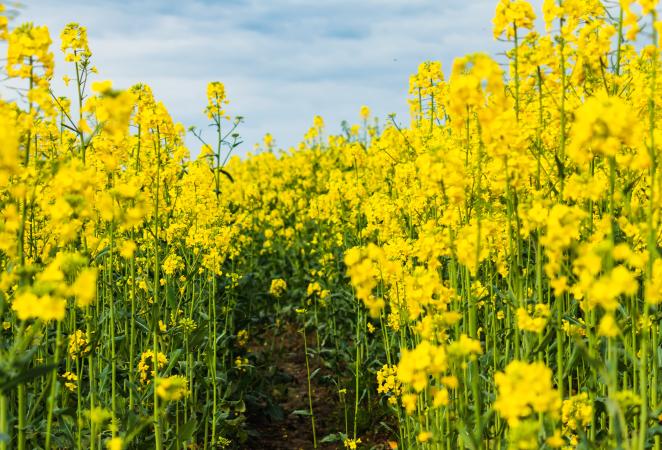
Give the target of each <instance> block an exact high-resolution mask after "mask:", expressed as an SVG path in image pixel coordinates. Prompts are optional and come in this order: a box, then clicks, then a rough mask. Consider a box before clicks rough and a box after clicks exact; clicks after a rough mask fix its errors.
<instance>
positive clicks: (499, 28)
mask: <svg viewBox="0 0 662 450" xmlns="http://www.w3.org/2000/svg"><path fill="white" fill-rule="evenodd" d="M535 19H536V15H535V13H534V12H533V7H532V6H531V4H530V3H529V2H528V1H526V0H501V1H500V2H499V3H498V4H497V7H496V14H495V16H494V19H493V20H492V23H493V24H494V37H495V38H498V37H500V36H501V35H502V34H503V33H504V31H505V33H506V38H507V39H512V38H513V37H514V35H515V30H516V29H522V28H526V29H532V28H533V22H534V21H535Z"/></svg>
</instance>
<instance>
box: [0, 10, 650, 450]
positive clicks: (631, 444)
mask: <svg viewBox="0 0 662 450" xmlns="http://www.w3.org/2000/svg"><path fill="white" fill-rule="evenodd" d="M495 3H497V2H496V0H495ZM657 3H658V2H657V0H621V1H620V2H601V1H600V0H558V1H554V0H545V1H544V4H543V10H542V11H541V12H538V11H534V10H533V8H532V7H531V5H530V4H528V3H527V2H526V1H525V0H500V1H499V2H498V4H495V6H496V13H495V16H494V21H493V30H494V36H495V38H499V39H503V40H505V41H507V42H509V51H508V52H507V54H506V57H505V58H507V59H506V60H505V62H506V63H507V64H499V63H497V62H496V61H497V60H495V59H494V58H492V57H490V56H488V55H486V54H481V53H477V54H471V55H467V56H465V57H461V58H458V59H456V60H455V62H454V64H453V67H452V68H451V69H450V73H449V76H448V77H447V78H446V77H444V74H443V72H442V68H441V65H440V64H439V63H438V62H424V63H422V64H421V65H420V67H419V68H418V72H417V73H416V74H415V75H413V76H412V77H411V79H410V80H409V94H410V109H411V116H412V118H411V124H410V126H408V127H402V126H399V125H398V123H397V122H396V121H395V119H394V118H393V117H391V120H390V122H387V123H385V124H379V122H378V121H377V120H375V119H373V118H372V117H371V114H370V111H369V109H368V108H367V107H363V108H362V109H361V111H360V113H359V115H358V116H357V122H359V123H358V124H357V125H354V126H348V127H347V128H346V130H345V133H344V134H342V135H336V136H328V135H326V134H325V133H324V122H323V120H322V118H320V117H316V118H315V121H314V125H313V127H312V128H311V129H310V131H309V132H308V133H307V134H306V136H305V139H304V141H303V142H302V143H301V144H300V146H299V147H298V148H297V149H292V150H291V151H289V152H282V151H281V152H277V151H276V150H275V149H274V148H273V140H272V138H271V136H270V135H267V136H266V137H265V140H264V143H263V145H262V150H263V151H261V152H259V153H258V154H257V155H254V156H248V157H246V158H243V159H242V158H238V157H230V155H231V153H232V150H233V149H235V148H236V147H237V146H238V145H239V134H238V133H239V132H240V122H241V119H240V118H233V117H230V116H229V114H228V113H227V103H228V100H227V96H226V92H225V88H224V85H223V84H222V83H220V82H212V83H209V85H208V90H207V97H208V104H207V105H206V106H203V105H201V108H200V109H201V113H202V112H203V111H202V110H204V113H205V114H206V116H207V117H208V119H209V122H210V124H211V125H212V129H213V130H215V138H214V140H213V142H206V141H204V138H203V136H202V134H201V133H200V132H199V131H198V130H196V129H191V130H189V131H190V132H191V133H192V134H193V135H195V136H197V137H198V138H199V139H200V140H201V141H203V145H202V150H201V152H200V155H199V156H198V157H197V158H195V159H194V160H191V158H190V156H189V150H188V149H187V148H186V146H185V144H184V137H185V133H186V129H185V128H184V127H183V126H182V125H181V124H178V123H174V122H173V120H172V119H171V117H170V115H169V114H168V111H167V110H166V108H165V107H164V105H163V104H162V103H161V102H159V101H158V100H157V99H155V98H154V96H153V95H152V92H151V90H150V88H149V87H148V86H147V85H145V84H139V85H136V86H133V87H132V88H130V89H128V90H116V89H114V88H113V86H112V84H111V82H109V81H103V77H101V76H99V75H97V70H96V68H95V67H94V64H93V52H92V51H91V49H90V48H89V47H88V40H87V34H86V29H85V28H84V27H83V26H81V25H78V24H75V23H72V24H69V25H67V26H66V28H65V29H64V30H61V32H60V33H59V40H58V41H57V43H54V42H53V41H52V37H51V31H49V30H48V29H47V28H46V27H43V26H39V25H33V24H31V23H25V24H18V23H14V22H15V21H14V20H12V19H11V17H13V15H12V11H11V10H10V9H9V8H5V7H3V6H2V5H0V40H2V41H4V44H6V48H7V54H6V58H5V59H3V60H2V63H1V64H2V65H3V67H2V70H3V77H4V76H6V77H8V78H9V79H11V80H12V82H14V83H15V84H19V85H21V86H22V89H21V90H20V91H19V93H20V94H21V95H20V99H19V100H17V101H4V100H0V266H1V267H0V269H1V275H0V324H1V326H0V450H8V449H18V450H28V449H46V450H51V449H69V448H71V449H100V450H101V449H110V450H120V449H148V448H149V449H158V450H162V449H219V448H228V449H251V448H270V447H267V446H268V444H266V443H265V442H267V441H269V440H271V441H273V442H272V444H273V448H298V447H301V446H304V448H342V447H344V448H348V449H370V448H372V449H396V448H397V449H444V450H451V449H465V448H466V449H475V450H482V449H484V450H487V449H506V448H509V449H510V448H512V449H543V448H544V449H554V448H561V449H574V448H581V449H630V450H643V449H657V450H659V449H661V448H662V445H661V436H662V402H661V393H662V386H661V383H660V378H661V377H660V366H661V365H662V348H661V342H660V341H661V339H660V318H661V317H662V315H661V312H660V310H659V308H658V304H659V303H660V302H661V301H662V258H661V257H660V256H661V255H660V251H661V244H662V233H661V231H662V229H661V227H660V221H661V219H662V217H661V214H660V212H661V208H660V207H661V206H662V173H660V170H659V169H658V161H659V158H660V157H661V156H662V146H661V143H662V80H660V81H658V78H662V64H661V63H662V58H661V51H662V42H661V40H660V38H662V34H661V33H662V21H658V16H657V14H658V12H657V9H656V8H657V6H658V5H657ZM536 14H537V15H539V16H540V15H541V14H542V18H543V19H544V30H540V31H535V30H534V24H535V21H536ZM54 47H59V50H58V49H54ZM54 51H62V52H63V53H64V55H65V60H66V64H67V66H66V67H65V68H63V69H62V70H63V73H66V74H67V75H68V76H67V77H66V80H65V82H66V83H67V84H68V89H69V91H68V92H69V94H70V95H69V96H60V93H56V92H54V90H53V89H52V87H51V80H52V77H53V73H54V72H53V71H54V67H53V66H54V55H53V52H54ZM502 59H503V58H502ZM658 103H661V108H657V104H658ZM287 330H290V331H289V332H288V331H287ZM292 330H293V331H292ZM285 333H289V334H287V339H288V340H291V341H296V342H297V345H296V346H290V347H289V348H290V349H292V348H294V349H298V351H300V357H299V358H297V359H294V360H293V361H295V362H296V363H297V364H298V367H299V371H300V372H299V373H302V374H303V376H304V383H303V385H302V386H303V392H304V395H303V397H305V398H302V399H300V400H302V401H301V403H300V404H301V405H303V406H302V407H301V408H300V409H297V410H295V411H289V410H287V408H284V407H283V402H281V401H280V400H279V390H282V389H281V388H282V386H284V384H282V383H281V384H279V382H278V381H277V380H278V379H279V377H280V378H283V373H281V371H279V370H278V368H277V367H278V361H277V359H278V357H279V356H278V355H279V354H281V353H282V352H280V353H279V349H278V346H279V344H276V343H278V342H281V343H282V342H283V339H282V337H283V336H284V335H285ZM279 337H280V338H281V339H280V340H279ZM322 392H325V395H324V396H322V394H321V393H322ZM281 394H282V392H281ZM289 416H294V417H296V419H297V420H298V421H299V422H301V423H303V424H304V426H305V428H306V439H305V445H304V444H297V445H296V446H294V444H288V435H286V434H285V435H282V436H280V435H278V436H276V435H273V436H266V438H267V440H265V439H264V438H265V436H262V437H260V435H261V434H262V435H264V431H262V432H261V429H260V427H259V426H257V425H256V424H257V423H261V422H260V421H262V422H264V421H272V422H278V421H282V420H283V419H284V417H289ZM299 437H301V436H299ZM295 438H297V436H292V435H291V434H290V435H289V439H295ZM276 441H282V445H284V446H283V447H278V446H277V443H276ZM258 442H259V444H258ZM290 442H294V441H293V440H292V441H290ZM288 445H291V446H289V447H288Z"/></svg>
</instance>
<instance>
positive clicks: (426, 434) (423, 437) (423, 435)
mask: <svg viewBox="0 0 662 450" xmlns="http://www.w3.org/2000/svg"><path fill="white" fill-rule="evenodd" d="M430 439H432V433H431V432H430V431H421V432H420V433H418V436H416V440H417V441H418V442H420V443H422V444H423V443H425V442H427V441H429V440H430Z"/></svg>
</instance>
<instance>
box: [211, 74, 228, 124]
mask: <svg viewBox="0 0 662 450" xmlns="http://www.w3.org/2000/svg"><path fill="white" fill-rule="evenodd" d="M228 103H229V101H228V99H227V97H226V93H225V85H224V84H223V83H221V82H220V81H212V82H210V83H208V84H207V108H205V113H207V117H208V118H210V119H213V118H214V117H216V118H218V119H221V118H225V119H229V117H228V116H227V114H226V113H225V105H227V104H228Z"/></svg>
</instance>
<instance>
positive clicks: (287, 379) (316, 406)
mask: <svg viewBox="0 0 662 450" xmlns="http://www.w3.org/2000/svg"><path fill="white" fill-rule="evenodd" d="M261 340H262V343H261V345H259V346H256V348H254V350H256V351H258V352H263V353H265V354H269V356H270V358H271V359H272V360H273V361H274V364H275V366H276V373H279V375H280V376H279V380H280V379H282V380H283V381H282V382H279V383H277V384H275V385H274V388H273V392H272V396H273V398H274V399H275V401H277V402H278V404H279V406H280V407H281V408H282V410H283V415H284V418H283V420H280V421H271V420H269V418H268V417H266V416H264V415H260V414H259V411H258V412H257V414H256V413H253V414H251V415H250V416H249V418H248V419H249V427H250V428H251V429H252V430H254V431H255V432H256V433H257V434H258V436H257V437H256V438H254V439H252V440H251V441H249V443H248V444H247V445H248V447H247V448H249V449H251V450H258V449H265V450H308V449H313V448H314V447H313V433H312V426H311V418H310V416H307V415H302V414H295V413H294V411H300V412H301V411H308V410H309V404H308V383H307V372H306V360H305V355H304V347H303V336H302V335H301V333H299V332H297V329H296V327H295V326H294V325H292V324H286V325H284V326H283V327H282V329H281V330H280V332H278V333H273V332H266V333H264V335H263V336H262V337H261ZM307 340H308V345H309V346H310V345H314V343H315V342H316V341H315V334H314V333H310V335H308V337H307ZM272 346H273V347H272ZM271 348H273V349H274V350H273V352H271V353H269V352H270V349H271ZM309 363H310V371H311V373H312V372H314V371H315V370H316V369H317V368H320V370H319V372H318V373H317V375H316V376H315V377H314V378H313V379H312V380H311V390H312V398H313V410H314V412H315V429H316V434H317V448H318V449H322V450H329V449H342V448H344V447H343V443H342V442H333V443H320V440H322V439H323V438H324V437H325V436H327V435H329V434H331V433H337V432H339V431H344V430H345V423H344V420H345V419H344V413H343V405H342V403H341V402H340V397H339V395H338V391H337V388H336V387H335V385H333V384H331V383H329V382H327V381H326V380H325V378H326V377H325V376H329V375H331V376H334V378H336V379H337V378H338V376H337V374H333V373H331V371H330V370H329V369H327V368H326V367H323V366H321V365H320V361H319V359H318V358H317V357H316V356H312V357H311V356H309ZM327 379H328V378H327ZM348 403H349V404H348V405H347V408H348V412H349V420H350V423H349V426H350V427H351V426H352V422H351V420H352V419H351V409H352V407H353V404H352V403H353V402H352V401H351V399H348ZM370 441H372V442H370ZM362 444H363V445H362V446H360V448H363V449H375V450H378V449H382V448H387V446H386V439H384V438H379V437H372V438H371V437H369V436H362Z"/></svg>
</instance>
